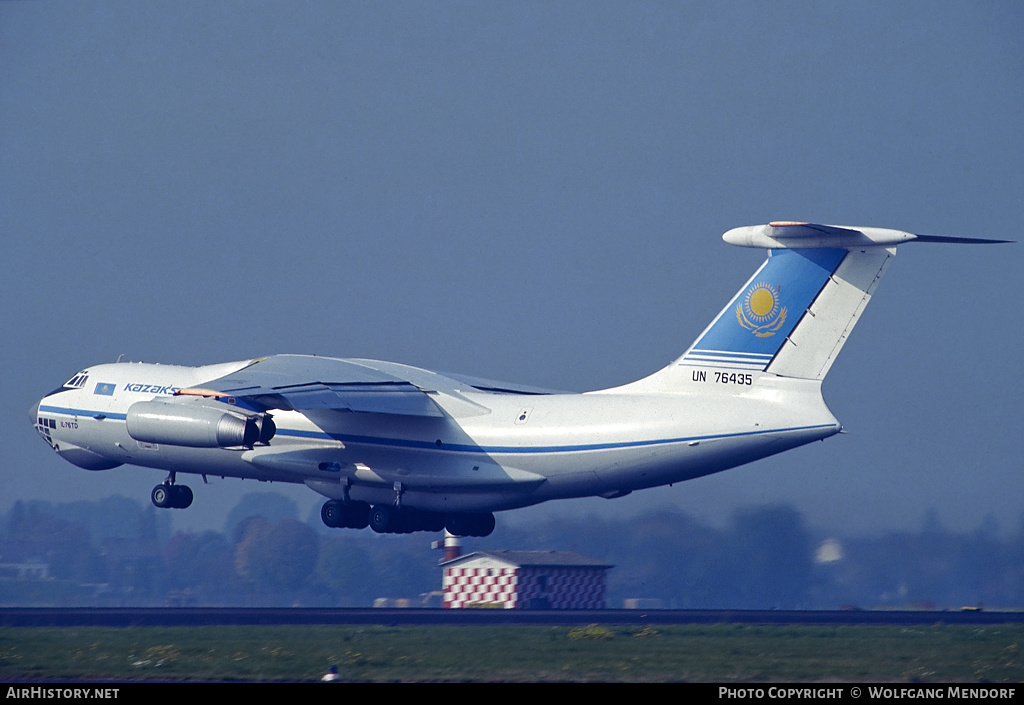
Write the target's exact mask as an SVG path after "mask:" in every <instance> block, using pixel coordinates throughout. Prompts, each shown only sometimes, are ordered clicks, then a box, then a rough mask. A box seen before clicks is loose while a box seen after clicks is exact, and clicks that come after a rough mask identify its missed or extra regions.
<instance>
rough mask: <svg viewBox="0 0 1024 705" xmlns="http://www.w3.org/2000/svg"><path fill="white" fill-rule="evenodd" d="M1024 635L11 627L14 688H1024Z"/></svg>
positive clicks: (5, 676) (0, 669)
mask: <svg viewBox="0 0 1024 705" xmlns="http://www.w3.org/2000/svg"><path fill="white" fill-rule="evenodd" d="M1022 646H1024V626H1020V625H1006V626H983V627H978V626H948V625H934V626H927V627H873V626H872V627H815V626H788V627H760V626H740V625H712V626H666V627H603V626H597V625H592V626H589V627H477V626H471V627H448V626H444V627H419V626H417V627H363V626H325V627H194V628H186V627H133V628H120V629H112V628H95V627H90V628H63V629H43V628H0V680H7V681H9V680H13V679H19V680H20V679H100V680H102V679H114V680H145V679H158V680H221V681H223V680H226V681H310V680H317V679H319V678H320V676H321V675H322V674H323V673H324V672H325V671H326V669H327V666H328V665H329V664H332V663H334V664H337V665H338V668H339V670H340V672H341V675H342V677H343V678H344V679H345V680H354V681H466V682H469V681H520V682H532V681H602V682H616V681H627V682H639V681H650V682H654V681H690V682H699V681H715V682H758V681H794V682H810V681H832V682H836V681H838V682H843V681H903V682H908V681H914V682H952V681H956V682H979V681H980V682H990V683H1002V682H1021V681H1024V655H1022V653H1021V647H1022Z"/></svg>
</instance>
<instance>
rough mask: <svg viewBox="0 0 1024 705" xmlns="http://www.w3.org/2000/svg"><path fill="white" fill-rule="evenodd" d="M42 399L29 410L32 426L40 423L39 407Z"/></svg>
mask: <svg viewBox="0 0 1024 705" xmlns="http://www.w3.org/2000/svg"><path fill="white" fill-rule="evenodd" d="M42 401H43V400H42V399H40V400H39V401H37V402H36V403H35V404H33V405H32V408H31V409H29V410H28V415H29V418H30V419H32V425H33V426H35V425H36V423H37V422H38V421H39V405H40V404H41V403H42Z"/></svg>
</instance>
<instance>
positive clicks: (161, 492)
mask: <svg viewBox="0 0 1024 705" xmlns="http://www.w3.org/2000/svg"><path fill="white" fill-rule="evenodd" d="M150 499H152V500H153V504H154V505H155V506H157V507H160V509H188V508H189V507H190V506H191V505H192V488H191V487H189V486H188V485H176V484H174V473H173V472H172V473H171V474H170V475H168V477H167V479H166V480H164V481H163V482H161V483H160V484H159V485H157V486H156V487H154V488H153V491H152V492H151V493H150Z"/></svg>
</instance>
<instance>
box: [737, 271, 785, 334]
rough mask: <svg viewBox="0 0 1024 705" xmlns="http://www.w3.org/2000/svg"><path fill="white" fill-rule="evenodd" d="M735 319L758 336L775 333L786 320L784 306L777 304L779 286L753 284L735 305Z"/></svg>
mask: <svg viewBox="0 0 1024 705" xmlns="http://www.w3.org/2000/svg"><path fill="white" fill-rule="evenodd" d="M736 320H738V321H739V323H740V325H741V326H743V327H744V328H746V329H747V330H749V331H752V332H753V333H754V335H756V336H757V337H758V338H767V337H769V336H772V335H775V331H777V330H778V329H779V328H781V327H782V324H783V323H785V322H786V308H785V307H784V306H780V305H779V288H778V287H772V286H771V285H770V284H765V283H760V284H755V285H754V286H752V287H751V288H750V291H748V292H747V295H746V297H745V298H744V299H743V302H742V303H741V304H740V305H739V306H737V307H736Z"/></svg>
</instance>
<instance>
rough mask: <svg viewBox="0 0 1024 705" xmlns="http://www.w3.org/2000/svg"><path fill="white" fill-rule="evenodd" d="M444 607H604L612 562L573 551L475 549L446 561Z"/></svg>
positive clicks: (443, 566)
mask: <svg viewBox="0 0 1024 705" xmlns="http://www.w3.org/2000/svg"><path fill="white" fill-rule="evenodd" d="M441 567H442V568H443V569H444V580H443V586H444V606H445V607H446V608H449V609H458V608H463V607H496V608H500V609H524V608H525V609H565V610H568V609H572V610H580V609H603V608H604V591H605V575H606V574H607V572H608V569H609V568H611V567H612V566H611V565H609V564H608V563H602V562H601V561H597V560H594V559H593V558H587V557H586V556H584V555H581V554H579V553H576V552H574V551H476V552H474V553H469V554H467V555H465V556H459V557H458V558H454V559H452V560H447V561H442V562H441Z"/></svg>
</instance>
